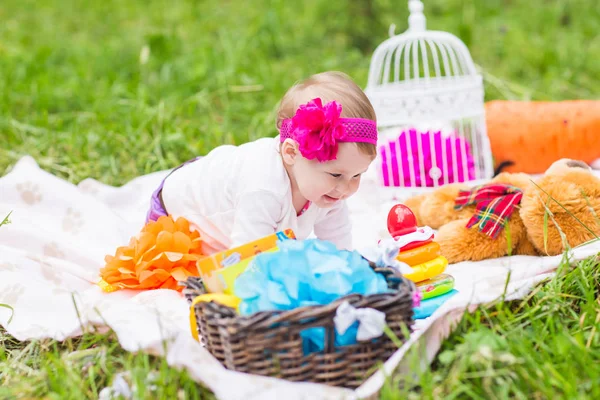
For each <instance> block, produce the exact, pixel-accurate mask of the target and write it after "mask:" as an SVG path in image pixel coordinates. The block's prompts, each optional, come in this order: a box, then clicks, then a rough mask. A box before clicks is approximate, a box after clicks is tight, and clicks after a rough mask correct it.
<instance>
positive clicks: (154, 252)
mask: <svg viewBox="0 0 600 400" xmlns="http://www.w3.org/2000/svg"><path fill="white" fill-rule="evenodd" d="M200 245H201V238H200V234H199V233H198V232H196V231H194V232H192V231H190V223H189V221H187V220H186V219H185V218H182V217H180V218H178V219H177V221H174V220H173V218H172V217H171V216H168V217H160V218H159V219H158V221H156V222H154V221H150V222H148V224H146V226H144V228H143V229H142V231H141V232H140V233H139V234H138V235H137V236H135V237H132V238H131V241H130V242H129V246H123V247H119V248H117V251H116V253H115V255H114V256H110V255H107V256H106V257H105V259H104V260H105V261H106V266H105V267H104V268H102V269H101V270H100V276H101V277H102V282H100V286H101V287H102V289H103V290H105V291H107V292H111V291H114V290H118V289H137V290H145V289H174V290H178V291H181V290H182V289H183V287H181V286H178V285H177V281H183V280H185V279H186V278H187V277H188V276H193V275H197V274H198V272H197V268H196V261H198V260H199V259H200V258H203V257H204V256H203V255H202V251H201V246H200Z"/></svg>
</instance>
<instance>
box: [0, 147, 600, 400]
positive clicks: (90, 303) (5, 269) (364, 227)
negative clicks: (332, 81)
mask: <svg viewBox="0 0 600 400" xmlns="http://www.w3.org/2000/svg"><path fill="white" fill-rule="evenodd" d="M166 174H167V171H161V172H157V173H153V174H149V175H146V176H142V177H139V178H137V179H134V180H132V181H131V182H129V183H127V184H126V185H124V186H122V187H112V186H108V185H105V184H102V183H101V182H98V181H95V180H92V179H87V180H84V181H82V182H80V183H79V184H78V185H73V184H71V183H69V182H67V181H65V180H63V179H60V178H58V177H56V176H54V175H52V174H50V173H48V172H45V171H44V170H42V169H41V168H39V166H38V165H37V163H36V162H35V160H34V159H32V158H31V157H27V156H26V157H23V158H22V159H20V160H19V161H18V162H17V163H16V164H15V166H14V167H13V169H12V170H11V171H10V172H9V173H7V174H6V175H5V176H3V177H1V178H0V217H2V218H3V217H4V216H5V215H7V214H8V213H9V212H11V211H12V214H11V218H10V219H11V221H12V223H11V224H9V225H6V226H2V227H0V303H4V304H9V305H11V306H12V307H13V310H12V311H11V310H10V309H8V308H0V324H2V326H3V327H4V328H5V329H6V330H7V331H8V333H10V334H11V335H13V336H14V337H15V338H16V339H18V340H29V339H42V338H53V339H57V340H63V339H65V338H67V337H73V336H77V335H81V334H82V332H83V331H86V330H89V329H96V330H100V331H102V330H108V329H109V328H110V329H112V330H114V331H115V333H116V335H117V337H118V339H119V342H120V344H121V345H122V347H123V348H124V349H126V350H128V351H146V352H149V353H153V354H157V355H163V356H165V357H166V359H167V361H168V363H169V364H170V365H172V366H175V367H180V368H187V369H188V371H189V372H190V375H191V376H192V377H193V378H194V379H196V380H197V381H198V382H201V383H202V384H203V385H205V386H206V387H208V388H210V389H211V390H212V391H213V392H214V393H215V395H216V396H217V397H218V398H221V399H240V398H244V399H253V398H256V399H270V398H273V399H276V398H282V397H284V396H285V398H286V399H287V400H293V399H300V398H310V399H328V398H331V399H340V398H347V399H353V398H368V397H373V396H375V395H376V394H377V392H378V390H379V389H380V388H381V386H382V385H383V383H384V378H385V376H386V375H387V374H390V373H391V372H392V371H393V370H395V369H397V368H400V369H401V370H403V369H407V368H410V367H411V366H410V365H408V364H406V363H405V360H406V357H405V355H406V352H407V351H408V350H409V349H411V348H414V347H415V346H417V345H418V346H419V348H421V349H423V350H424V351H425V353H424V354H425V356H424V359H423V361H424V363H428V362H430V361H431V360H432V359H433V357H434V356H435V354H436V352H437V351H438V350H439V347H440V345H441V343H442V341H443V340H444V338H445V337H447V336H448V334H449V333H450V332H451V330H452V327H453V324H454V323H455V322H456V321H458V319H460V317H461V315H462V313H463V312H464V311H465V310H466V309H468V308H469V307H473V306H475V305H477V304H480V303H486V302H490V301H494V300H496V299H498V298H499V297H500V296H502V295H503V294H505V295H506V299H507V300H509V299H513V298H520V297H522V296H524V295H525V294H527V292H528V291H529V290H530V289H531V287H532V286H533V285H535V284H536V283H537V282H539V281H540V280H542V279H545V278H547V277H549V276H551V275H552V273H553V271H554V270H555V269H556V267H557V266H558V265H559V264H560V262H561V259H562V256H557V257H528V256H513V257H505V258H499V259H495V260H487V261H482V262H464V263H460V264H455V265H450V266H449V267H448V270H447V272H448V273H450V274H452V275H454V277H455V278H456V289H458V291H459V294H457V295H456V296H454V297H453V298H451V299H450V300H449V301H448V302H447V303H446V304H444V305H443V306H442V307H441V308H440V309H438V310H437V311H436V313H435V314H434V315H432V316H431V317H430V318H428V319H426V320H423V321H419V323H418V324H417V329H416V330H415V332H414V333H413V334H412V336H411V337H410V339H409V340H408V342H407V343H406V344H405V345H404V346H403V347H401V348H400V349H398V351H397V352H396V353H395V354H394V355H393V356H392V357H391V358H390V359H389V360H387V362H386V363H385V365H384V367H383V369H382V370H380V371H379V372H377V373H375V374H374V375H373V376H372V377H371V378H370V379H369V380H368V381H366V382H365V383H364V384H363V385H362V386H361V387H359V388H358V389H356V390H348V389H343V388H335V387H328V386H325V385H319V384H312V383H291V382H288V381H283V380H279V379H274V378H267V377H260V376H254V375H249V374H243V373H237V372H233V371H229V370H227V369H225V368H223V367H222V366H221V365H220V364H219V363H218V362H217V361H216V360H215V359H214V358H213V357H212V356H211V355H210V354H209V353H208V351H207V350H206V349H204V348H202V347H201V346H200V345H199V343H197V342H196V341H194V340H193V339H192V337H191V335H190V327H189V321H188V305H187V303H186V301H185V300H184V298H183V297H182V296H181V295H180V294H179V293H177V292H175V291H171V290H154V291H145V292H137V291H131V290H129V291H118V292H114V293H104V292H102V291H101V290H100V289H99V287H98V286H97V285H96V282H98V279H99V277H98V270H99V269H100V268H101V267H102V266H103V265H104V256H105V255H106V254H113V253H114V251H115V249H116V247H117V246H120V245H123V244H126V243H128V241H129V238H130V237H131V236H133V235H135V234H136V233H137V232H138V231H139V230H140V228H141V227H142V226H143V223H144V217H145V212H146V210H147V207H148V204H149V203H148V202H149V198H150V194H151V193H152V191H153V190H154V189H155V187H156V186H157V184H158V183H159V182H160V180H161V179H162V178H163V177H164V176H165V175H166ZM395 195H396V192H394V191H390V190H389V189H384V188H381V187H379V186H378V185H377V182H376V179H375V178H374V174H371V175H368V176H367V177H365V180H364V182H363V185H362V187H361V190H360V191H359V192H358V193H357V194H356V195H355V196H354V197H353V198H352V199H351V201H350V203H349V205H350V209H351V216H352V221H353V224H354V228H353V229H354V241H355V246H356V248H357V249H358V250H360V248H361V247H364V246H371V245H373V244H374V243H376V241H377V239H378V238H382V237H385V236H386V235H387V232H386V223H385V221H386V217H387V212H388V210H389V209H390V207H391V206H392V205H393V204H395V203H396V202H397V200H396V199H394V196H395ZM598 252H600V244H599V243H592V244H588V245H585V246H582V247H579V248H576V249H575V250H573V252H572V254H571V255H570V256H571V257H572V259H573V260H579V259H584V258H586V257H589V256H591V255H594V254H596V253H598ZM509 273H510V282H509V284H508V286H506V281H507V276H508V274H509ZM505 288H506V289H507V290H506V293H505ZM13 312H14V313H13ZM11 316H12V320H11V321H10V323H9V320H10V319H11ZM164 342H166V343H167V346H164V347H163V343H164ZM165 348H166V350H165ZM403 363H405V364H403Z"/></svg>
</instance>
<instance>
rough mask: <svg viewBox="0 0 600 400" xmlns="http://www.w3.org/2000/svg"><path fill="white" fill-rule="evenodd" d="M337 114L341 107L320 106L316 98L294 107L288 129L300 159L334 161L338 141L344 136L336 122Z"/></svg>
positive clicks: (343, 130) (341, 126)
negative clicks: (296, 146)
mask: <svg viewBox="0 0 600 400" xmlns="http://www.w3.org/2000/svg"><path fill="white" fill-rule="evenodd" d="M341 113H342V106H341V104H338V103H336V102H335V101H332V102H330V103H327V104H325V106H323V103H322V102H321V99H320V98H316V99H313V100H311V101H309V102H308V103H306V104H304V105H301V106H300V108H298V111H296V115H294V117H293V118H292V130H293V132H294V138H295V139H296V141H297V142H298V145H299V149H300V153H301V154H302V156H304V157H305V158H307V159H309V160H313V159H315V158H316V159H317V160H318V161H319V162H325V161H330V160H335V158H336V155H337V151H338V141H339V140H341V139H343V138H344V136H345V134H346V129H345V128H344V126H343V125H342V124H341V123H340V115H341Z"/></svg>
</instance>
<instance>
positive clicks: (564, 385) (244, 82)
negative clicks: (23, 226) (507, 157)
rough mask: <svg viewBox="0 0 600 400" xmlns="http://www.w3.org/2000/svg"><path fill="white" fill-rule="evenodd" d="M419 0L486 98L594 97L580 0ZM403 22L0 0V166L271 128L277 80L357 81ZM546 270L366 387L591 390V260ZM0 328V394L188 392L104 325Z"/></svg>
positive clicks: (195, 146) (114, 159)
mask: <svg viewBox="0 0 600 400" xmlns="http://www.w3.org/2000/svg"><path fill="white" fill-rule="evenodd" d="M242 5H244V6H245V7H246V8H244V9H243V10H242V8H243V7H242ZM425 7H426V8H425V12H426V16H427V18H428V27H429V28H431V29H439V30H447V31H450V32H453V33H455V34H457V35H459V37H460V38H461V39H462V40H464V41H465V43H466V44H467V45H468V46H469V48H470V50H471V53H472V56H473V58H474V60H475V61H476V62H477V64H478V65H479V67H480V68H481V71H482V73H483V75H484V78H485V84H486V87H485V89H486V99H488V100H491V99H497V98H508V99H540V100H549V99H553V100H560V99H572V98H597V95H598V92H597V82H598V81H600V58H598V57H595V56H594V55H595V54H600V36H599V35H598V31H597V21H598V20H600V9H599V8H598V6H597V2H596V1H594V0H578V1H575V0H572V1H568V0H565V1H551V0H485V1H483V0H479V1H471V0H426V1H425ZM406 19H407V7H406V2H403V1H400V2H398V1H392V0H376V1H372V2H371V1H366V0H346V1H330V0H306V1H302V2H289V1H284V0H271V1H265V0H253V1H252V2H241V1H217V0H204V1H166V0H163V1H150V0H147V1H141V0H135V1H134V0H130V1H116V0H105V1H102V2H100V1H87V2H84V1H81V0H79V1H76V0H64V1H57V0H55V1H52V0H38V1H33V0H3V1H2V4H1V6H0V21H1V22H0V174H4V173H5V172H7V171H8V170H9V169H10V167H11V166H12V165H13V164H14V162H15V161H16V160H17V159H19V158H20V157H21V156H23V155H24V154H30V155H32V156H33V157H34V158H35V159H36V160H37V161H38V162H39V163H40V165H41V166H42V167H43V168H44V169H46V170H48V171H50V172H52V173H54V174H56V175H58V176H61V177H63V178H66V179H68V180H70V181H72V182H79V181H80V180H82V179H83V178H87V177H92V178H96V179H99V180H101V181H103V182H106V183H109V184H114V185H119V184H122V183H124V182H126V181H128V180H130V179H132V178H133V177H135V176H139V175H141V174H145V173H148V172H152V171H156V170H159V169H166V168H169V167H173V166H175V165H177V164H179V163H180V162H182V161H184V160H186V159H189V158H191V157H193V156H195V155H198V154H203V153H206V152H207V151H208V150H209V149H211V148H212V147H214V146H217V145H219V144H223V143H242V142H245V141H247V140H252V139H255V138H258V137H262V136H271V135H274V134H275V133H276V132H275V129H274V110H275V107H276V104H277V101H278V99H279V98H280V97H281V95H282V94H283V93H284V91H285V90H286V89H287V87H288V86H290V85H291V84H292V83H294V82H295V81H297V80H299V79H301V78H304V77H306V76H308V75H310V74H312V73H316V72H321V71H323V70H331V69H335V70H342V71H344V72H347V73H349V74H350V75H351V76H352V77H354V78H355V80H356V81H357V82H358V83H359V84H360V85H361V86H364V85H365V84H366V77H367V73H368V67H369V57H370V54H371V53H372V51H373V49H374V48H375V46H377V44H379V43H380V42H381V41H383V40H384V39H386V37H387V29H388V26H389V24H390V23H395V24H396V25H397V26H398V28H397V32H399V31H402V30H404V29H405V27H406ZM0 229H2V228H0ZM563 269H564V271H563V273H561V274H560V276H558V277H557V278H555V279H553V280H552V281H551V282H550V283H549V284H547V285H545V286H541V287H539V288H537V289H536V290H535V291H534V294H533V295H532V296H531V297H530V298H528V299H527V300H526V301H523V302H512V303H508V304H498V305H496V306H493V307H491V308H487V309H484V308H481V309H479V310H478V311H477V312H476V313H474V314H472V315H467V316H465V317H464V318H463V320H462V321H461V322H460V324H459V326H458V329H457V330H456V331H455V332H454V333H453V334H452V335H451V337H450V338H449V339H448V340H447V341H446V342H445V344H444V348H443V349H442V352H441V353H440V355H439V356H438V357H437V358H436V360H435V362H434V364H433V365H432V367H431V369H429V370H428V371H426V372H425V373H424V374H422V375H421V376H419V377H418V379H416V381H415V382H412V384H411V382H409V385H406V386H405V388H406V389H399V388H398V385H396V384H395V383H397V382H396V381H395V380H392V381H390V383H389V385H388V386H387V387H386V390H385V393H384V397H386V398H401V397H405V396H409V397H421V396H423V397H430V398H439V397H450V398H453V397H476V398H505V397H519V398H522V397H527V398H530V397H534V398H548V397H552V398H555V397H564V398H573V397H588V398H598V397H599V396H598V393H597V391H598V387H600V373H599V372H600V371H599V370H598V366H597V365H600V364H599V363H598V354H600V352H599V343H598V340H599V339H598V333H597V331H598V324H599V321H600V317H599V315H600V313H599V311H598V309H599V306H598V301H597V299H598V296H599V294H598V286H599V278H598V276H599V275H598V274H599V272H598V271H599V268H598V262H597V261H596V260H595V259H594V260H592V259H590V260H587V261H586V262H584V263H582V264H581V265H579V267H578V268H577V269H569V268H567V267H566V265H565V266H564V268H563ZM2 338H3V339H2V340H3V346H2V347H3V349H2V350H1V353H0V398H11V397H21V398H27V397H44V396H46V397H47V398H77V399H79V398H95V397H97V393H98V391H99V390H100V389H101V388H102V387H104V386H106V385H107V384H109V383H110V382H111V381H112V379H113V377H114V376H115V374H116V373H117V372H119V371H122V372H128V373H129V374H130V376H131V377H132V379H133V380H134V381H135V382H136V383H137V386H138V387H139V388H147V387H148V386H150V385H152V383H149V382H147V381H144V377H146V376H148V374H149V373H150V371H154V375H157V376H159V377H160V378H158V379H159V383H158V384H156V386H157V389H156V390H157V392H152V391H150V390H145V389H144V390H140V391H139V394H138V396H137V397H139V398H163V397H171V398H172V397H177V396H180V397H181V396H183V397H186V396H187V397H186V398H194V397H202V396H206V391H204V390H202V389H200V388H198V387H197V386H196V385H194V384H193V383H192V382H191V380H190V379H189V378H188V377H187V376H186V374H185V373H180V372H177V371H175V370H172V369H170V368H168V367H167V366H166V365H165V362H164V360H161V359H157V358H153V357H150V356H146V355H131V354H128V353H125V352H123V351H122V350H121V349H120V348H119V347H118V346H117V345H116V340H115V338H114V335H112V334H109V335H105V336H102V335H96V334H90V335H86V336H84V337H83V338H82V339H80V340H71V341H67V342H65V343H57V342H53V341H47V342H32V343H16V342H15V341H14V340H12V339H11V338H10V337H7V335H6V334H4V333H2ZM80 371H82V372H83V374H79V372H80ZM414 385H416V386H414ZM178 389H183V391H184V393H186V395H185V396H184V395H181V394H178V393H181V392H180V391H179V390H178ZM403 390H410V392H404V391H403ZM161 391H162V392H161ZM194 394H196V396H194Z"/></svg>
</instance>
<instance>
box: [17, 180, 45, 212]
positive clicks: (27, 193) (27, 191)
mask: <svg viewBox="0 0 600 400" xmlns="http://www.w3.org/2000/svg"><path fill="white" fill-rule="evenodd" d="M17 191H18V192H19V193H20V194H21V199H22V200H23V201H24V202H25V204H29V205H30V206H32V205H34V204H37V203H39V202H40V201H42V194H41V193H40V187H39V186H38V185H37V184H35V183H32V182H24V183H18V184H17Z"/></svg>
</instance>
